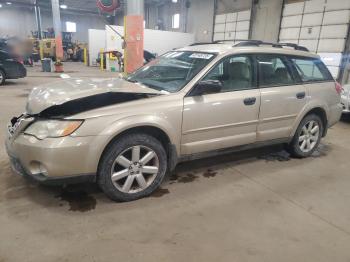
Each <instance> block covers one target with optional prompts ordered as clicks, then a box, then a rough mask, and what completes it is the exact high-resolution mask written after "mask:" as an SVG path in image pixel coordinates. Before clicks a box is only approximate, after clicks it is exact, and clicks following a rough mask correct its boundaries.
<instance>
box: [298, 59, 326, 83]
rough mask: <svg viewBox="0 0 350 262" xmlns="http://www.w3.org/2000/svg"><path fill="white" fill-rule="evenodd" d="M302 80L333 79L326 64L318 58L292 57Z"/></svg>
mask: <svg viewBox="0 0 350 262" xmlns="http://www.w3.org/2000/svg"><path fill="white" fill-rule="evenodd" d="M292 61H293V63H294V65H295V67H296V69H297V71H298V73H299V75H300V78H301V80H302V81H303V82H312V81H326V80H333V78H332V76H331V74H330V73H329V71H328V69H327V68H326V66H325V65H324V64H323V63H322V62H321V60H319V59H310V58H292Z"/></svg>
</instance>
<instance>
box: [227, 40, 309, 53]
mask: <svg viewBox="0 0 350 262" xmlns="http://www.w3.org/2000/svg"><path fill="white" fill-rule="evenodd" d="M260 45H270V46H272V47H276V48H283V47H284V46H287V47H292V48H294V49H295V50H299V51H305V52H309V49H307V48H306V47H304V46H300V45H297V44H293V43H270V42H264V41H261V40H242V41H241V42H239V43H237V44H235V45H234V46H235V47H239V46H260Z"/></svg>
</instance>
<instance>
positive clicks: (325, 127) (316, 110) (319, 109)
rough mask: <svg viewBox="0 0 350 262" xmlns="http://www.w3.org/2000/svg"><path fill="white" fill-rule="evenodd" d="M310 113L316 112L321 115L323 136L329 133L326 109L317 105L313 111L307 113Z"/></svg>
mask: <svg viewBox="0 0 350 262" xmlns="http://www.w3.org/2000/svg"><path fill="white" fill-rule="evenodd" d="M310 114H315V115H317V116H319V117H320V118H321V120H322V124H323V134H322V135H323V136H325V135H326V133H327V125H328V120H327V114H326V111H324V109H323V108H320V107H316V108H314V109H312V110H311V111H309V112H308V113H307V114H306V116H307V115H310Z"/></svg>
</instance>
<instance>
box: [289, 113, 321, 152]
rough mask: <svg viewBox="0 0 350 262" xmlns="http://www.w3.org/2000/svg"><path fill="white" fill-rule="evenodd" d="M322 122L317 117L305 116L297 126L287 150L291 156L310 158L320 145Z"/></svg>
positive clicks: (312, 115)
mask: <svg viewBox="0 0 350 262" xmlns="http://www.w3.org/2000/svg"><path fill="white" fill-rule="evenodd" d="M323 130H324V127H323V122H322V120H321V118H320V117H319V116H318V115H315V114H310V115H307V116H306V117H305V118H304V119H303V120H302V121H301V122H300V124H299V127H298V129H297V131H296V132H295V135H294V137H293V140H292V142H291V143H290V144H289V146H288V149H289V152H290V153H291V154H292V156H295V157H299V158H304V157H308V156H311V155H312V153H313V152H314V151H315V150H316V148H317V147H318V145H319V144H320V141H321V138H322V134H323Z"/></svg>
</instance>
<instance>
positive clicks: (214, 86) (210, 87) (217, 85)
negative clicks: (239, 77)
mask: <svg viewBox="0 0 350 262" xmlns="http://www.w3.org/2000/svg"><path fill="white" fill-rule="evenodd" d="M221 89H222V83H221V82H220V81H218V80H205V81H201V82H199V83H198V84H197V85H195V86H194V88H193V90H192V91H191V93H190V95H191V96H201V95H207V94H214V93H219V92H220V91H221Z"/></svg>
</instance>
